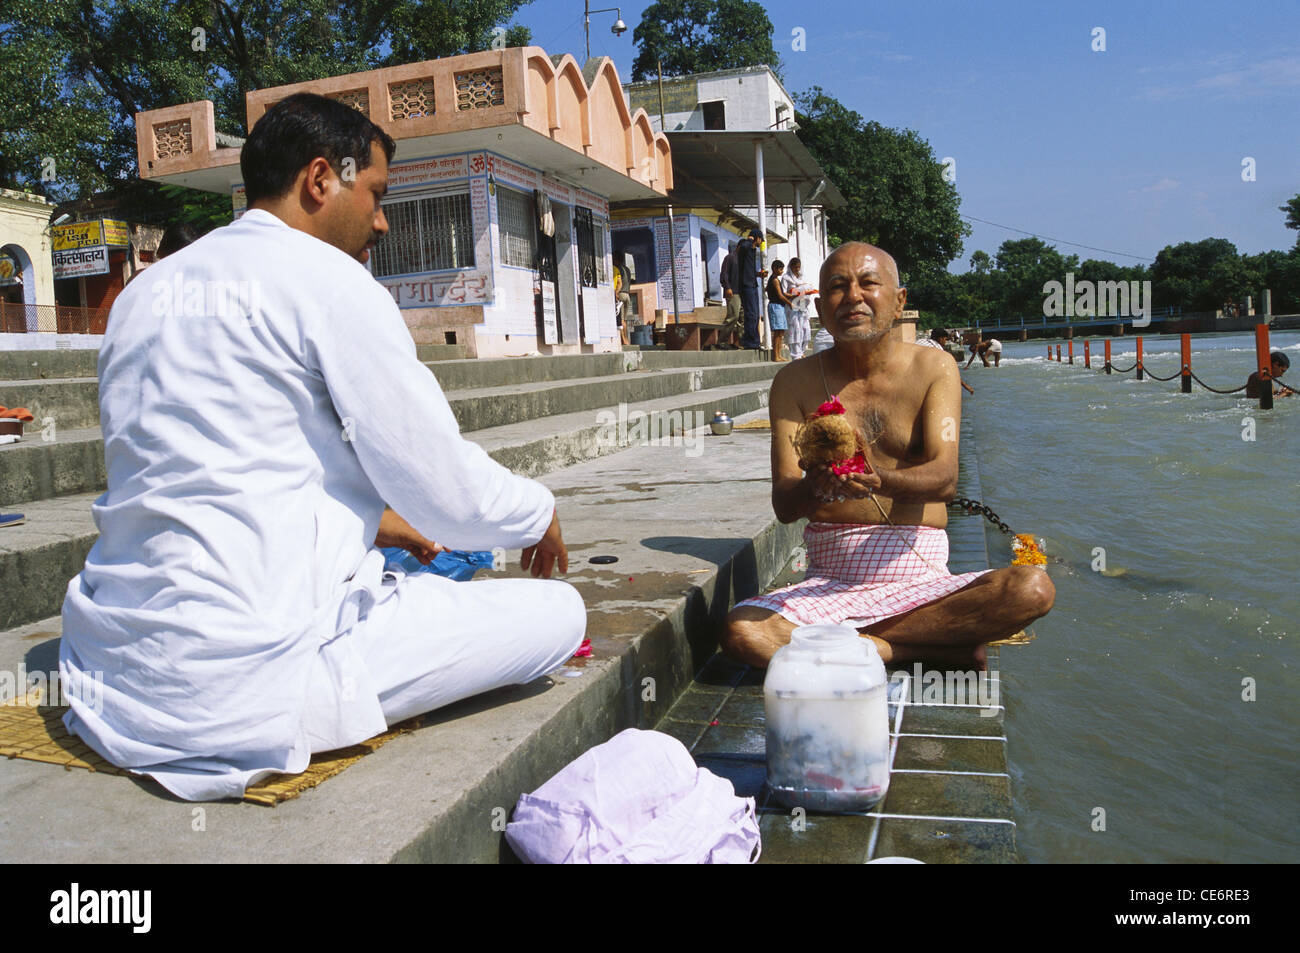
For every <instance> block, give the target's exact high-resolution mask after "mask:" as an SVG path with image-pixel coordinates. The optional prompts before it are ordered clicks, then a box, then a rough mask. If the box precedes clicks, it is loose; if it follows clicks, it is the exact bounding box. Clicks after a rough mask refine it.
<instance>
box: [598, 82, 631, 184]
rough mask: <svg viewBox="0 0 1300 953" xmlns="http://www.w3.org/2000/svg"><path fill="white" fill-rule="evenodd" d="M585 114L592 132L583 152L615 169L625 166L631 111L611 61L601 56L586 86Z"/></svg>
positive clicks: (626, 163)
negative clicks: (589, 143) (587, 92)
mask: <svg viewBox="0 0 1300 953" xmlns="http://www.w3.org/2000/svg"><path fill="white" fill-rule="evenodd" d="M589 90H590V96H589V98H588V100H587V114H588V116H589V117H590V121H591V128H592V130H593V131H594V132H595V133H596V135H595V136H594V139H595V142H593V143H592V145H591V148H590V149H589V150H588V152H587V154H588V155H590V156H591V157H592V158H593V159H596V160H597V161H599V162H603V163H604V164H605V165H607V166H610V167H612V168H615V169H625V168H627V166H628V161H627V160H628V156H627V133H628V130H629V129H631V128H632V114H631V112H630V111H629V110H628V108H627V97H625V96H624V95H623V86H622V84H621V83H620V82H619V79H618V71H617V70H616V69H615V68H614V61H613V60H611V59H610V58H609V57H602V58H601V60H600V65H599V66H598V67H597V68H596V73H595V76H593V77H592V81H591V85H590V87H589Z"/></svg>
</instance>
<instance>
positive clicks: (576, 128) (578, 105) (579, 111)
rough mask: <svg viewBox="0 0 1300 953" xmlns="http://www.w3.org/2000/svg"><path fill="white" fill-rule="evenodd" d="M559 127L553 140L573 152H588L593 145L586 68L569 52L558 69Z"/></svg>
mask: <svg viewBox="0 0 1300 953" xmlns="http://www.w3.org/2000/svg"><path fill="white" fill-rule="evenodd" d="M553 83H554V86H555V106H556V118H557V120H558V122H557V125H556V128H555V129H554V130H552V132H551V138H552V139H554V140H555V141H556V142H562V143H564V145H566V146H568V147H569V148H570V149H575V150H577V151H578V152H586V150H587V147H588V146H590V145H591V121H590V116H589V114H588V110H587V98H588V92H587V84H586V82H585V81H584V80H583V78H582V67H581V66H579V65H578V61H577V60H575V59H574V58H573V57H572V56H570V55H569V54H568V53H566V54H564V56H563V57H562V58H561V59H560V62H559V63H558V64H557V66H556V68H555V79H554V80H553Z"/></svg>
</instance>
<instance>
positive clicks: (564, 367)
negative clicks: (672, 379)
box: [426, 349, 762, 392]
mask: <svg viewBox="0 0 1300 953" xmlns="http://www.w3.org/2000/svg"><path fill="white" fill-rule="evenodd" d="M761 360H762V355H761V353H760V352H758V351H641V350H637V349H632V350H627V351H618V352H612V353H609V354H565V355H560V356H557V357H550V356H540V357H502V358H476V359H470V360H464V361H438V362H436V363H434V362H427V361H426V363H428V364H429V369H430V370H431V371H433V373H434V376H435V377H437V378H438V383H439V384H440V385H441V386H442V389H443V390H444V391H447V392H451V391H454V390H469V389H473V388H480V387H504V386H506V385H508V384H535V383H541V382H544V381H562V380H574V379H577V378H590V377H603V376H605V375H612V374H622V373H625V372H627V371H636V370H663V369H667V368H674V367H722V366H729V365H733V364H754V363H759V362H761Z"/></svg>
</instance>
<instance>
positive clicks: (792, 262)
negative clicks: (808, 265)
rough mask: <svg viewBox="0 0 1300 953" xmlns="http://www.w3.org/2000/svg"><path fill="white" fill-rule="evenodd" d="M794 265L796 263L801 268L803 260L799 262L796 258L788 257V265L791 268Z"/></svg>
mask: <svg viewBox="0 0 1300 953" xmlns="http://www.w3.org/2000/svg"><path fill="white" fill-rule="evenodd" d="M795 265H798V266H799V267H800V268H802V267H803V262H801V261H800V260H799V259H798V258H791V259H790V267H791V268H793V267H794V266H795Z"/></svg>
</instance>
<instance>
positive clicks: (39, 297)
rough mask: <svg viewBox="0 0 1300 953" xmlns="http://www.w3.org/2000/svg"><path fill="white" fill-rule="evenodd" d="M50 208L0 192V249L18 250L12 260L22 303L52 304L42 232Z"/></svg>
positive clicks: (24, 196)
mask: <svg viewBox="0 0 1300 953" xmlns="http://www.w3.org/2000/svg"><path fill="white" fill-rule="evenodd" d="M53 209H54V206H53V205H51V204H50V203H49V202H47V201H46V200H45V199H44V198H43V197H41V196H39V195H31V194H29V193H26V192H15V191H13V190H11V189H0V246H11V248H12V249H14V250H20V251H21V254H15V256H14V257H15V258H16V259H18V260H19V267H20V268H21V269H22V270H23V301H24V303H25V304H35V305H53V304H54V265H53V262H52V260H51V257H50V236H49V233H48V232H47V231H46V228H47V227H48V226H49V224H50V213H51V212H52V211H53ZM30 330H33V331H34V330H36V328H31V329H30ZM51 330H53V329H52V328H51Z"/></svg>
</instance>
